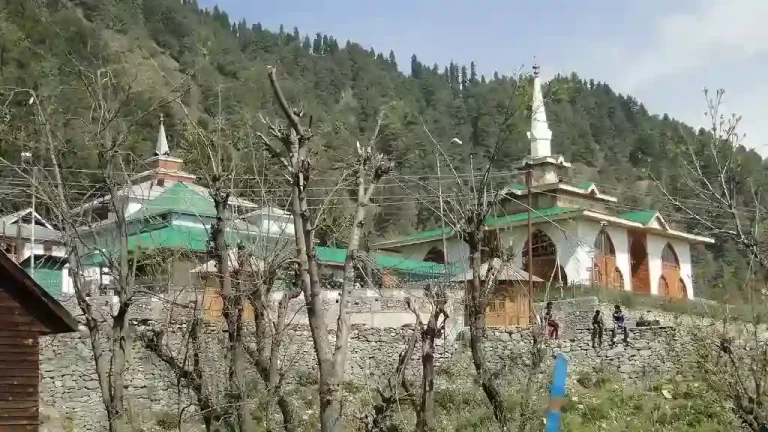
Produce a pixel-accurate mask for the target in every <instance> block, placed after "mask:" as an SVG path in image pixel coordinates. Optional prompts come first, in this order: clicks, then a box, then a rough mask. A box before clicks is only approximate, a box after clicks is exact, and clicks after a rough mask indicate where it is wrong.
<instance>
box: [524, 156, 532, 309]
mask: <svg viewBox="0 0 768 432" xmlns="http://www.w3.org/2000/svg"><path fill="white" fill-rule="evenodd" d="M526 168H527V169H526V171H525V186H526V188H527V189H528V308H529V309H530V311H531V313H534V312H533V221H532V220H531V216H532V215H531V206H532V205H533V200H532V199H531V183H532V182H533V179H532V178H531V177H532V174H533V173H532V171H531V165H530V164H528V166H527V167H526Z"/></svg>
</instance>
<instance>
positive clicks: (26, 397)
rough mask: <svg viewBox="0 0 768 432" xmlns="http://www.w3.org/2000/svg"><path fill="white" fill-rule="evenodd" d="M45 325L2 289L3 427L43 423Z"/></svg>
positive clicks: (28, 428)
mask: <svg viewBox="0 0 768 432" xmlns="http://www.w3.org/2000/svg"><path fill="white" fill-rule="evenodd" d="M42 331H44V328H43V327H42V326H41V325H40V324H39V323H37V321H36V320H35V319H34V318H32V317H31V316H30V315H29V314H27V313H26V312H25V311H24V309H23V308H22V307H21V305H19V304H18V303H17V302H16V301H15V300H14V299H13V298H11V297H10V296H9V295H8V294H7V293H6V292H5V291H4V290H2V289H0V430H2V431H8V432H16V431H36V430H38V426H39V418H40V408H39V399H40V396H39V386H40V368H39V365H40V360H39V346H38V335H39V334H40V333H41V332H42Z"/></svg>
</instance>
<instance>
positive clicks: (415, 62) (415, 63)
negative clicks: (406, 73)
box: [411, 54, 424, 79]
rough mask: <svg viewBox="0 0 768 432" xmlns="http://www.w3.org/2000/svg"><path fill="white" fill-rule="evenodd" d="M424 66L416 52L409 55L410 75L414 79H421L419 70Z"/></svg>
mask: <svg viewBox="0 0 768 432" xmlns="http://www.w3.org/2000/svg"><path fill="white" fill-rule="evenodd" d="M423 67H424V66H422V64H421V63H420V62H419V59H418V57H416V54H414V55H412V56H411V77H413V78H415V79H421V76H422V75H421V70H422V68H423Z"/></svg>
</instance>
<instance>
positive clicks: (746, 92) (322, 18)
mask: <svg viewBox="0 0 768 432" xmlns="http://www.w3.org/2000/svg"><path fill="white" fill-rule="evenodd" d="M198 2H199V4H200V5H201V6H203V7H213V5H214V4H218V5H219V7H220V8H221V9H223V10H225V11H226V12H227V13H228V14H229V16H230V18H231V19H233V20H235V19H237V20H239V19H240V18H245V19H246V20H247V21H248V23H249V24H251V23H254V22H257V21H258V22H261V23H262V24H263V25H264V26H265V27H267V28H272V29H277V28H278V27H279V26H280V24H283V25H284V26H285V28H286V30H287V31H292V29H293V27H294V26H296V27H298V28H299V30H300V31H301V33H302V34H305V33H309V34H310V35H313V34H315V33H317V32H321V33H324V34H329V35H333V36H334V37H336V38H337V39H339V40H340V41H341V42H342V43H343V42H344V41H345V40H347V39H349V40H352V41H354V42H358V43H360V44H362V45H364V46H373V47H374V48H375V49H376V51H377V52H384V53H385V54H386V53H388V52H389V50H390V49H391V50H394V52H395V54H396V56H397V60H398V63H399V64H400V65H401V68H402V67H408V65H409V59H410V57H411V54H414V53H415V54H416V55H417V56H418V57H419V59H420V60H421V61H422V62H424V63H428V64H432V63H435V62H437V63H438V64H440V65H441V66H443V65H445V64H447V63H448V62H450V61H451V60H454V61H455V62H457V63H460V64H469V62H470V61H475V63H477V67H478V71H479V72H480V73H483V74H486V75H487V76H490V75H492V74H493V72H494V71H499V73H502V74H508V75H511V74H514V73H515V72H516V71H518V70H520V68H521V67H525V68H528V67H530V65H531V63H532V61H533V57H534V56H536V57H537V58H538V59H539V63H540V64H541V66H542V72H543V74H544V76H545V77H547V76H552V75H553V74H555V73H558V72H559V73H570V72H572V71H575V72H577V73H578V74H579V75H580V76H582V77H585V78H594V79H596V80H600V81H605V82H608V83H609V84H610V85H611V86H612V87H613V88H614V90H616V91H618V92H621V93H630V94H633V95H634V96H636V97H637V98H638V99H640V100H641V101H642V102H644V103H645V104H646V106H647V107H648V109H649V110H650V111H651V112H655V113H664V112H666V113H669V114H670V115H671V116H672V117H675V118H678V119H680V120H683V121H685V122H687V123H689V124H691V125H694V126H706V118H705V116H704V115H703V113H704V110H705V109H706V104H705V101H704V97H703V94H702V92H701V90H702V89H703V88H704V87H708V88H710V89H712V90H714V89H717V88H725V89H726V96H725V106H724V107H723V109H724V110H725V112H726V113H727V114H730V113H731V112H735V113H738V114H740V115H742V123H741V132H742V133H744V134H746V137H745V140H744V144H745V145H747V146H749V147H754V148H756V149H757V150H758V151H760V153H761V154H763V155H768V128H766V127H764V121H763V120H764V119H768V79H766V78H768V0H675V1H662V0H621V1H610V2H607V1H598V0H579V1H567V0H559V1H556V0H539V1H535V0H519V1H510V0H485V1H477V2H467V1H461V2H460V1H454V0H442V1H440V0H410V1H404V0H389V1H372V0H368V1H366V0H327V1H322V0H314V1H309V0H292V1H290V2H275V1H263V0H218V1H216V0H198Z"/></svg>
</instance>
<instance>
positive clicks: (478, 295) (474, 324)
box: [468, 235, 509, 431]
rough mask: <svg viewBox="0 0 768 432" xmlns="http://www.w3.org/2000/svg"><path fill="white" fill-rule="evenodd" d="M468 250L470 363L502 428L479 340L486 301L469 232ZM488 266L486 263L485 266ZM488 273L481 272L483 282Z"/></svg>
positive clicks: (500, 399)
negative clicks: (470, 262)
mask: <svg viewBox="0 0 768 432" xmlns="http://www.w3.org/2000/svg"><path fill="white" fill-rule="evenodd" d="M470 237H471V238H470V239H469V242H468V243H469V252H470V259H471V260H472V283H471V284H470V286H469V288H470V295H469V297H470V304H469V335H470V340H469V348H470V351H471V352H472V364H473V365H474V366H475V372H476V373H477V377H478V379H479V381H480V387H481V388H482V389H483V393H485V396H486V397H487V398H488V402H490V404H491V408H492V409H493V416H494V418H495V419H496V422H497V423H498V424H499V427H500V428H501V430H502V431H507V430H508V428H509V426H508V425H509V420H508V417H507V410H506V406H505V403H504V395H503V394H502V393H501V390H499V387H498V385H497V384H496V381H495V380H494V379H493V376H491V373H490V372H489V371H488V368H487V362H486V358H485V350H484V348H483V341H484V340H485V308H486V306H487V303H488V299H487V294H486V293H484V291H485V290H484V289H483V280H481V274H480V273H481V265H482V261H481V253H480V251H481V248H480V245H481V242H480V238H479V236H477V235H473V236H470ZM489 267H490V266H489ZM489 276H490V275H485V280H486V283H488V281H489V280H492V279H490V277H489Z"/></svg>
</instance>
